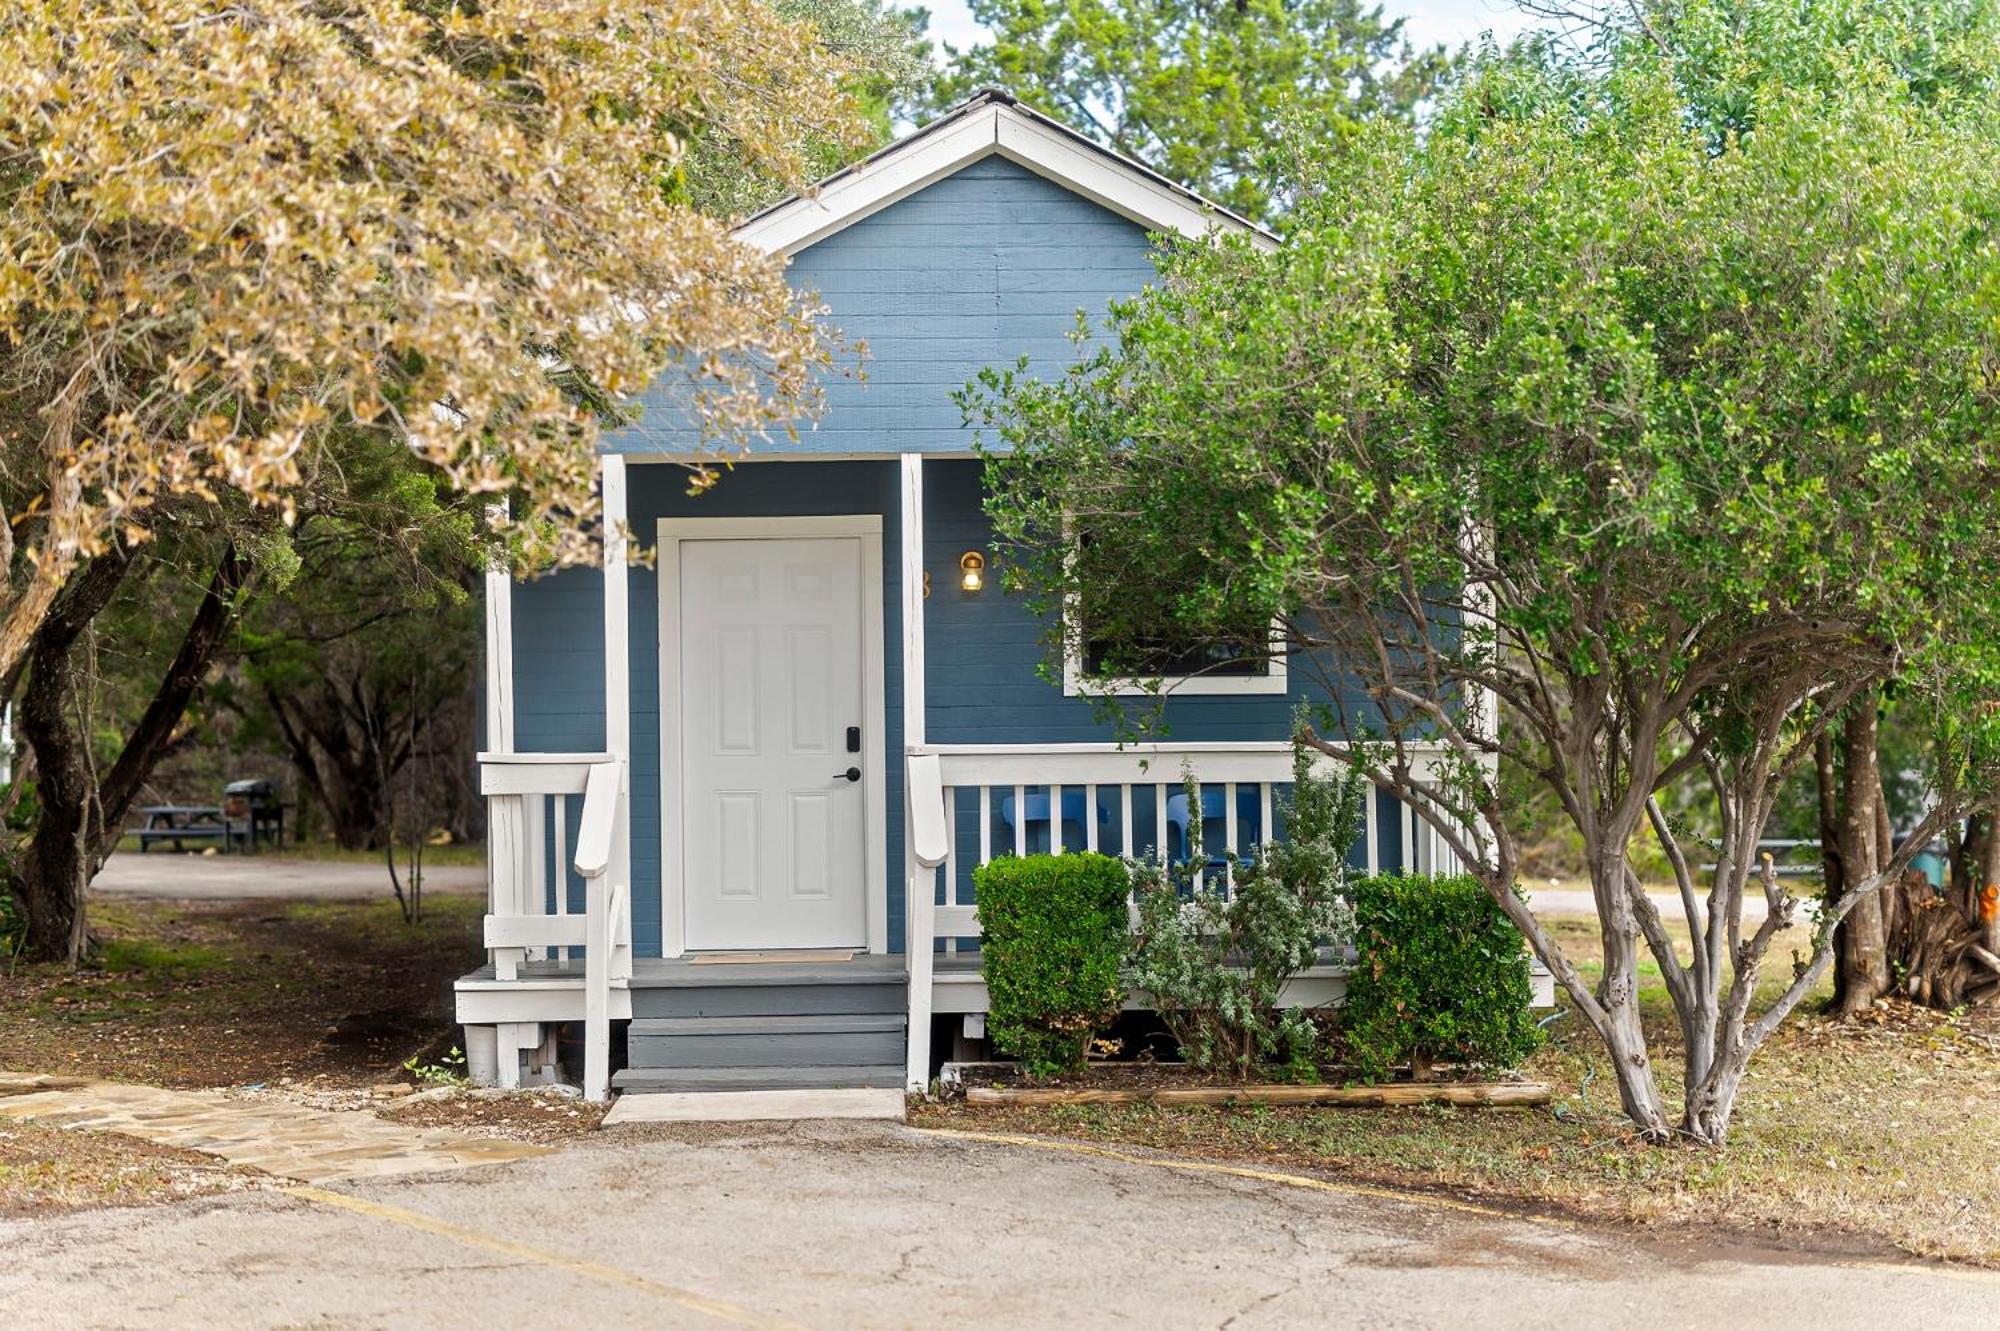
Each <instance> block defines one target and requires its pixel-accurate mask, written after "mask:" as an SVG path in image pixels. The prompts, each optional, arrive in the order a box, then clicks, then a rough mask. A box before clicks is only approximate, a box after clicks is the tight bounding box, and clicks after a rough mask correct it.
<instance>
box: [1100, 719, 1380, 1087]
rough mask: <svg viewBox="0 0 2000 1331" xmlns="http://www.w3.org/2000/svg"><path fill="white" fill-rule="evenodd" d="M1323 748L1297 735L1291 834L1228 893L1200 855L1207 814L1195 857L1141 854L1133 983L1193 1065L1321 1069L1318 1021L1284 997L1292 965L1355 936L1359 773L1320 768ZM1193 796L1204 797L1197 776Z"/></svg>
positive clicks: (1267, 849) (1192, 830)
mask: <svg viewBox="0 0 2000 1331" xmlns="http://www.w3.org/2000/svg"><path fill="white" fill-rule="evenodd" d="M1314 761H1315V755H1314V754H1313V752H1312V750H1311V749H1309V748H1308V747H1307V746H1306V745H1304V744H1296V745H1294V749H1293V757H1292V794H1291V796H1290V798H1288V799H1286V800H1285V801H1283V808H1284V813H1285V828H1286V839H1285V840H1283V841H1281V842H1273V843H1270V844H1267V845H1265V846H1264V847H1263V848H1262V850H1261V851H1260V853H1259V855H1258V856H1257V858H1256V859H1255V860H1254V861H1251V862H1237V863H1236V870H1235V872H1236V891H1235V892H1234V893H1233V894H1231V893H1226V892H1225V891H1224V890H1223V887H1224V885H1223V883H1222V882H1221V881H1220V880H1221V879H1222V878H1223V875H1222V874H1220V873H1217V872H1215V871H1213V870H1211V871H1209V872H1208V873H1206V874H1204V875H1203V876H1202V881H1201V882H1200V883H1199V884H1196V883H1195V882H1194V871H1195V870H1196V869H1197V868H1200V867H1201V866H1202V864H1203V860H1204V854H1203V851H1202V848H1201V833H1200V826H1199V824H1200V821H1201V820H1200V819H1199V818H1196V819H1191V820H1190V822H1189V828H1188V831H1189V841H1190V843H1191V845H1190V847H1189V857H1188V862H1187V863H1185V864H1180V865H1174V866H1171V867H1170V868H1165V869H1163V868H1161V867H1160V866H1159V865H1157V864H1142V865H1135V866H1134V868H1133V872H1132V886H1133V892H1134V894H1135V896H1136V898H1137V901H1138V906H1139V927H1138V929H1137V930H1136V932H1135V933H1134V934H1133V937H1132V982H1133V984H1134V985H1136V986H1137V987H1138V988H1139V989H1141V990H1144V991H1145V993H1146V994H1147V995H1148V997H1149V999H1150V1001H1151V1002H1152V1005H1153V1010H1154V1011H1155V1012H1156V1013H1158V1014H1159V1017H1160V1020H1161V1022H1162V1023H1163V1024H1165V1026H1166V1028H1167V1030H1168V1031H1169V1032H1171V1033H1172V1035H1173V1037H1174V1039H1175V1040H1176V1041H1177V1042H1178V1043H1179V1045H1180V1048H1181V1057H1182V1058H1183V1059H1185V1060H1187V1062H1188V1065H1189V1066H1191V1067H1194V1068H1198V1069H1200V1070H1202V1071H1204V1072H1209V1073H1214V1074H1218V1075H1227V1076H1233V1077H1237V1078H1244V1077H1248V1076H1250V1075H1251V1073H1252V1072H1254V1071H1255V1070H1256V1069H1257V1068H1258V1066H1259V1065H1262V1064H1271V1063H1279V1064H1284V1065H1286V1066H1287V1067H1288V1068H1289V1070H1290V1072H1291V1074H1292V1076H1294V1077H1295V1078H1298V1079H1305V1078H1309V1077H1312V1076H1315V1075H1316V1073H1317V1063H1318V1056H1319V1047H1320V1034H1319V1028H1318V1027H1317V1026H1315V1025H1314V1024H1313V1021H1312V1018H1311V1016H1310V1015H1309V1014H1307V1013H1305V1012H1302V1011H1300V1010H1299V1009H1297V1008H1280V1007H1279V1006H1278V995H1279V994H1280V993H1281V992H1282V991H1283V990H1284V987H1285V984H1286V982H1287V981H1289V980H1290V979H1291V978H1292V977H1293V976H1295V975H1297V974H1298V973H1299V972H1300V971H1303V970H1304V969H1306V968H1307V967H1308V966H1311V965H1312V964H1313V963H1314V962H1315V961H1317V960H1318V959H1319V950H1320V948H1321V947H1330V948H1334V949H1336V950H1339V949H1344V948H1345V947H1346V946H1347V942H1348V938H1349V935H1350V933H1351V931H1352V925H1353V917H1352V913H1351V912H1350V911H1349V910H1348V906H1347V902H1346V901H1345V899H1344V897H1343V893H1344V892H1345V889H1346V885H1347V877H1348V871H1347V851H1348V847H1350V846H1352V845H1353V844H1354V839H1355V837H1356V836H1357V835H1359V833H1360V830H1361V820H1362V803H1361V801H1362V784H1361V778H1360V777H1358V776H1356V775H1354V774H1352V773H1349V774H1347V775H1346V776H1343V777H1337V778H1336V777H1328V776H1322V775H1320V774H1319V773H1318V772H1317V771H1316V770H1315V767H1314ZM1187 784H1188V792H1189V799H1188V804H1189V806H1190V807H1192V808H1200V807H1201V805H1200V799H1199V788H1198V786H1197V784H1196V783H1195V781H1194V780H1193V778H1192V777H1189V778H1188V782H1187Z"/></svg>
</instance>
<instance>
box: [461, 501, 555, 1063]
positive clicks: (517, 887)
mask: <svg viewBox="0 0 2000 1331" xmlns="http://www.w3.org/2000/svg"><path fill="white" fill-rule="evenodd" d="M487 512H488V514H489V516H490V517H491V518H492V520H493V523H494V525H495V526H499V525H500V524H501V523H503V522H505V521H506V519H507V501H506V500H504V499H503V500H501V501H499V502H498V503H495V504H493V505H492V506H490V507H489V508H488V509H487ZM486 750H487V752H489V753H512V752H513V751H514V571H513V570H512V569H511V568H509V567H507V565H506V564H505V563H504V562H502V561H500V560H497V559H492V558H489V560H488V562H487V565H486ZM527 835H528V818H527V813H526V810H525V801H523V800H522V799H521V798H520V797H519V796H508V795H502V796H496V797H490V798H488V799H487V801H486V911H487V914H489V915H520V914H523V913H525V912H524V910H523V903H522V897H523V896H524V894H525V893H526V892H527V890H528V887H527V883H528V877H527V875H526V874H525V873H524V867H525V865H524V861H525V860H526V857H527V854H528V850H527ZM537 909H539V905H538V906H537ZM489 955H490V956H491V957H492V959H493V974H494V977H495V978H496V979H501V980H511V979H513V978H514V977H515V976H516V975H517V974H519V972H520V965H521V962H522V961H524V960H525V959H526V958H527V955H528V954H527V951H526V949H523V948H518V947H499V948H493V949H492V950H491V952H490V954H489ZM466 1039H467V1040H468V1041H471V1040H472V1036H471V1035H467V1036H466Z"/></svg>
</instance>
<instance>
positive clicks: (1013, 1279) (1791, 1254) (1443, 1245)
mask: <svg viewBox="0 0 2000 1331" xmlns="http://www.w3.org/2000/svg"><path fill="white" fill-rule="evenodd" d="M0 1252H5V1253H6V1254H7V1260H6V1261H4V1262H0V1307H5V1308H6V1309H7V1312H8V1320H9V1322H10V1323H11V1324H13V1325H18V1326H32V1327H37V1328H53V1327H200V1328H205V1329H206V1328H215V1327H232V1328H234V1327H466V1328H480V1329H481V1331H490V1328H494V1327H504V1326H511V1325H539V1324H544V1323H549V1322H557V1323H563V1324H573V1325H587V1326H593V1327H599V1326H601V1327H627V1326H631V1327H639V1326H644V1327H682V1326H686V1327H711V1326H727V1325H752V1326H785V1325H791V1326H809V1327H901V1326H936V1325H948V1326H969V1327H1016V1326H1030V1327H1149V1328H1150V1327H1232V1328H1252V1327H1301V1326H1343V1327H1370V1328H1379V1327H1462V1326H1476V1327H1478V1328H1479V1331H1502V1329H1503V1328H1509V1327H1534V1328H1549V1327H1561V1326H1587V1327H1596V1328H1607V1327H1625V1326H1633V1327H1638V1326H1644V1327H1649V1328H1665V1327H1702V1328H1711V1327H1715V1326H1718V1325H1726V1326H1742V1327H1758V1328H1791V1327H1799V1328H1808V1327H1809V1328H1812V1331H1834V1329H1836V1328H1840V1327H1846V1326H1854V1327H1864V1326H1865V1327H1868V1328H1871V1331H1872V1329H1873V1328H1878V1327H1879V1326H1880V1325H1881V1324H1882V1321H1883V1319H1884V1317H1885V1316H1889V1317H1892V1318H1893V1320H1894V1321H1895V1322H1896V1323H1898V1324H1899V1325H1909V1326H1922V1327H1924V1328H1926V1331H1943V1329H1945V1328H1956V1327H1967V1328H1971V1327H1982V1328H1985V1327H1992V1326H1995V1325H2000V1277H1995V1276H1989V1275H1986V1274H1982V1273H1977V1272H1967V1271H1957V1270H1941V1269H1939V1268H1935V1267H1926V1266H1920V1265H1915V1264H1905V1263H1899V1262H1894V1261H1888V1260H1883V1259H1880V1258H1874V1259H1868V1258H1861V1257H1850V1258H1845V1259H1842V1258H1833V1257H1826V1256H1816V1255H1815V1256H1808V1255H1802V1254H1800V1253H1799V1252H1797V1251H1786V1250H1783V1249H1779V1248H1775V1247H1774V1248H1769V1249H1766V1248H1762V1247H1759V1246H1755V1245H1746V1244H1743V1243H1734V1244H1730V1245H1728V1246H1718V1247H1704V1246H1700V1245H1696V1244H1693V1243H1691V1242H1690V1241H1688V1240H1686V1239H1682V1238H1663V1237H1660V1236H1656V1235H1647V1234H1645V1233H1642V1232H1631V1231H1602V1230H1586V1229H1578V1228H1573V1227H1570V1226H1567V1225H1564V1224H1559V1223H1540V1222H1535V1221H1532V1220H1527V1219H1520V1218H1510V1217H1498V1216H1494V1215H1491V1214H1483V1213H1479V1212H1477V1211H1472V1210H1462V1209H1454V1208H1452V1207H1451V1206H1450V1205H1448V1204H1439V1203H1437V1202H1433V1201H1425V1200H1402V1199H1396V1198H1392V1197H1387V1196H1382V1195H1378V1194H1372V1193H1370V1192H1368V1191H1367V1190H1365V1189H1364V1190H1347V1189H1344V1188H1343V1187H1342V1186H1341V1185H1339V1184H1338V1183H1337V1182H1335V1183H1333V1184H1332V1185H1330V1186H1329V1185H1321V1186H1298V1185H1288V1184H1286V1183H1284V1182H1281V1181H1275V1180H1268V1179H1261V1178H1254V1177H1242V1176H1238V1175H1235V1174H1229V1173H1218V1172H1212V1171H1208V1170H1200V1169H1197V1170H1177V1169H1171V1168H1162V1167H1160V1166H1159V1165H1157V1164H1149V1163H1142V1162H1139V1161H1135V1160H1121V1159H1115V1158H1107V1157H1105V1156H1103V1155H1100V1154H1092V1153H1088V1152H1085V1151H1069V1150H1059V1149H1048V1148H1043V1147H1029V1146H1020V1145H1011V1144H1000V1143H995V1142H990V1141H980V1140H967V1139H962V1138H949V1137H941V1136H934V1135H929V1134H924V1133H919V1132H915V1131H911V1130H908V1129H903V1128H900V1127H893V1126H877V1125H863V1124H850V1125H836V1124H809V1125H793V1126H778V1125H756V1124H750V1125H730V1126H727V1127H719V1126H711V1127H705V1128H691V1127H682V1128H675V1129H662V1128H636V1127H635V1128H625V1129H616V1130H612V1131H607V1132H605V1133H602V1134H599V1135H597V1136H595V1137H593V1138H590V1139H588V1140H586V1141H584V1142H583V1143H581V1144H580V1145H577V1146H574V1147H571V1148H569V1149H566V1150H564V1151H563V1152H561V1153H559V1154H556V1155H553V1156H548V1157H543V1158H539V1159H535V1160H529V1161H523V1162H518V1163H515V1164H511V1165H503V1166H496V1167H492V1168H486V1169H477V1170H470V1171H466V1172H462V1173H458V1174H453V1175H449V1176H425V1177H419V1178H414V1179H405V1180H400V1181H384V1182H378V1183H372V1184H365V1185H352V1186H344V1187H342V1188H341V1189H340V1190H339V1191H338V1192H317V1193H312V1192H308V1193H307V1195H297V1194H293V1195H281V1194H276V1193H265V1194H261V1195H250V1196H239V1197H234V1198H231V1199H228V1200H221V1201H209V1202H197V1203H184V1204H181V1205H177V1206H171V1207H163V1208H157V1209H151V1210H132V1211H99V1212H91V1213H84V1214H79V1215H74V1216H70V1217H66V1218H61V1219H56V1220H29V1219H12V1220H0Z"/></svg>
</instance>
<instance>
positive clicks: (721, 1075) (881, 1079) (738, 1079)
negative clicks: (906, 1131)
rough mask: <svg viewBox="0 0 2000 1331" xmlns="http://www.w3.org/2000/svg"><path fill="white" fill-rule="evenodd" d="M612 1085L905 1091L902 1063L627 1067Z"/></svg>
mask: <svg viewBox="0 0 2000 1331" xmlns="http://www.w3.org/2000/svg"><path fill="white" fill-rule="evenodd" d="M611 1084H612V1085H613V1086H615V1087H617V1088H618V1089H619V1090H620V1091H622V1092H624V1093H625V1094H627V1095H645V1094H647V1093H649V1092H659V1093H663V1094H671V1093H677V1092H685V1091H798V1090H844V1089H847V1088H850V1087H857V1086H869V1087H877V1088H881V1089H885V1090H887V1089H894V1090H898V1091H900V1090H901V1089H902V1088H903V1068H902V1066H901V1065H900V1064H896V1065H891V1064H886V1063H885V1064H870V1065H861V1066H852V1067H839V1066H810V1067H748V1068H626V1069H625V1070H624V1071H623V1072H620V1073H618V1074H617V1075H616V1076H614V1077H613V1078H612V1079H611Z"/></svg>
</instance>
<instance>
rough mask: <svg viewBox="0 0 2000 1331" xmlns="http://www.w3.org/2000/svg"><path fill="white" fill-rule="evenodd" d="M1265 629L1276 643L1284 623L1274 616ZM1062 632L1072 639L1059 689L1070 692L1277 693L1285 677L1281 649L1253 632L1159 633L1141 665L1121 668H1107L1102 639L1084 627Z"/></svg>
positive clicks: (1148, 644)
mask: <svg viewBox="0 0 2000 1331" xmlns="http://www.w3.org/2000/svg"><path fill="white" fill-rule="evenodd" d="M1270 634H1271V636H1270V638H1269V639H1268V642H1269V643H1270V644H1276V643H1278V642H1279V641H1280V640H1281V638H1282V635H1283V629H1282V627H1281V626H1280V625H1278V624H1277V623H1275V622H1274V623H1273V624H1272V625H1271V629H1270ZM1064 636H1065V638H1066V640H1067V641H1068V642H1069V643H1070V644H1071V645H1070V647H1069V648H1068V649H1067V650H1066V652H1065V654H1064V661H1063V693H1064V694H1066V695H1067V696H1069V697H1079V696H1082V695H1085V694H1092V693H1100V694H1103V693H1109V694H1128V695H1129V694H1145V693H1153V692H1156V691H1157V692H1159V693H1163V694H1169V695H1180V696H1183V697H1186V696H1204V695H1205V696H1214V695H1226V694H1274V693H1275V694H1282V693H1283V692H1284V691H1285V687H1286V683H1287V680H1286V673H1285V657H1284V654H1283V652H1282V651H1273V650H1272V649H1271V647H1270V646H1267V645H1266V644H1265V643H1260V642H1258V641H1257V640H1256V638H1255V637H1254V633H1253V634H1246V635H1245V636H1244V637H1241V638H1235V639H1226V640H1222V641H1214V640H1209V641H1198V640H1188V639H1180V640H1175V639H1174V638H1171V637H1165V636H1163V637H1161V638H1160V639H1158V640H1157V641H1148V642H1146V643H1144V644H1143V646H1142V650H1141V668H1140V669H1139V670H1138V671H1136V672H1130V673H1124V674H1113V673H1112V672H1111V670H1110V668H1109V666H1108V665H1107V663H1106V659H1105V658H1106V656H1107V655H1108V651H1107V647H1106V644H1104V643H1103V642H1100V641H1094V640H1092V639H1091V638H1090V636H1089V635H1088V633H1076V632H1073V631H1070V632H1066V633H1065V635H1064ZM1079 639H1081V643H1080V644H1079V642H1078V640H1079ZM1079 647H1080V649H1079Z"/></svg>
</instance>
